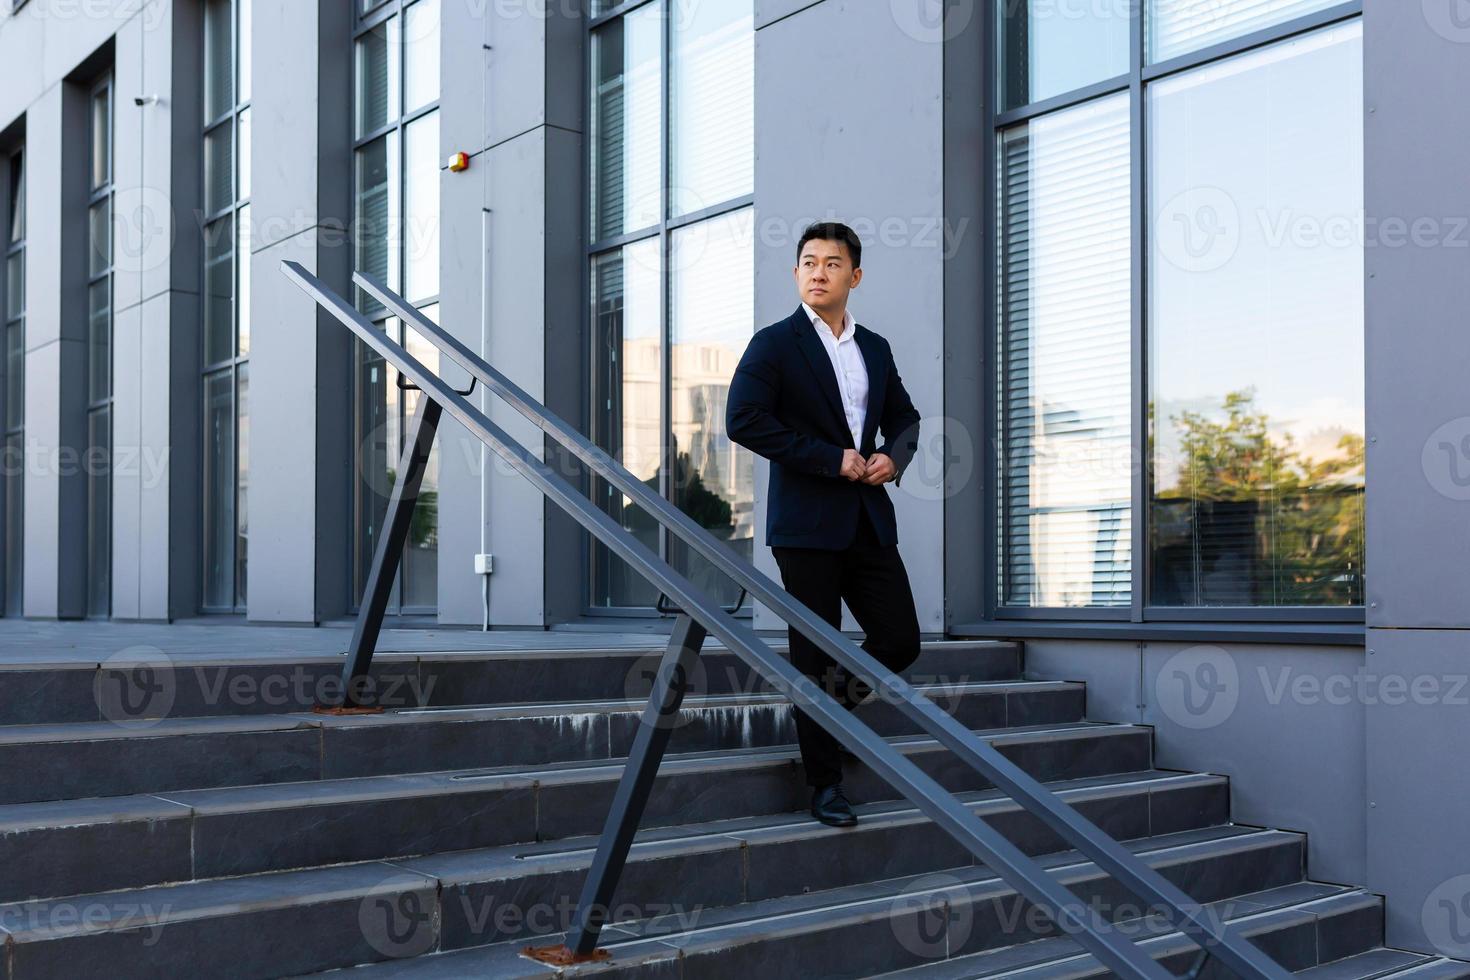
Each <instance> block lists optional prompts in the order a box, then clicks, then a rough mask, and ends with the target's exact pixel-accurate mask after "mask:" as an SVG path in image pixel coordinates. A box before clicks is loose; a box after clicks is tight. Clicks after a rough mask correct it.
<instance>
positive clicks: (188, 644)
mask: <svg viewBox="0 0 1470 980" xmlns="http://www.w3.org/2000/svg"><path fill="white" fill-rule="evenodd" d="M671 623H672V621H671V620H649V621H647V623H642V622H638V621H636V620H635V621H628V620H614V621H612V622H609V623H608V624H606V625H603V624H573V625H568V626H563V627H557V628H554V629H550V630H511V629H505V630H490V631H489V632H484V631H482V630H479V629H460V628H454V627H421V628H420V627H395V628H391V629H384V630H383V633H382V637H381V638H380V639H379V641H378V650H379V652H382V653H459V652H482V651H487V650H489V651H494V650H525V649H539V650H589V649H593V650H595V649H605V648H608V647H626V646H633V647H649V648H653V647H658V646H662V645H663V643H664V640H663V637H664V636H667V635H668V632H669V628H670V625H671ZM351 637H352V623H351V622H350V621H342V622H333V623H328V624H326V625H323V626H318V627H310V626H267V625H253V624H250V623H247V622H245V621H244V620H241V619H233V618H222V619H219V620H205V619H191V620H183V621H181V622H176V623H170V624H163V623H126V622H108V621H95V622H93V621H85V622H77V621H68V622H55V621H48V620H24V619H0V666H3V665H5V664H38V663H85V662H88V661H93V662H101V661H103V660H106V659H107V658H108V657H111V656H113V655H114V654H117V653H120V652H122V651H125V650H129V648H132V647H144V648H152V650H151V651H137V650H131V651H130V652H132V653H143V652H153V651H158V652H162V653H164V654H166V655H168V656H169V657H170V658H180V657H182V658H190V657H199V658H201V659H205V658H209V659H213V658H221V657H224V658H229V659H231V660H243V659H257V658H258V659H262V660H281V659H290V658H300V657H303V656H306V657H312V656H317V657H320V656H331V655H337V654H343V653H345V652H346V650H347V643H348V641H349V640H350V639H351ZM708 644H709V645H710V646H718V645H719V644H718V641H716V640H714V639H713V638H711V639H710V640H709V641H708Z"/></svg>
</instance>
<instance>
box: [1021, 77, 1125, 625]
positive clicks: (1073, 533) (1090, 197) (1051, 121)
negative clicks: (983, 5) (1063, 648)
mask: <svg viewBox="0 0 1470 980" xmlns="http://www.w3.org/2000/svg"><path fill="white" fill-rule="evenodd" d="M1128 142H1129V126H1128V98H1127V96H1124V95H1110V96H1107V97H1106V98H1103V99H1099V100H1097V101H1096V102H1091V103H1085V104H1083V105H1082V106H1079V107H1078V108H1076V109H1072V110H1070V111H1067V112H1061V113H1054V114H1052V115H1048V116H1042V117H1041V118H1039V119H1036V120H1034V121H1032V122H1029V123H1025V124H1022V125H1020V126H1018V127H1016V128H1014V129H1010V130H1007V131H1006V132H1005V133H1003V134H1002V135H1001V138H1000V161H1001V175H1002V177H1001V184H1000V187H999V200H998V207H999V215H1000V222H1001V236H1000V240H1001V242H1002V243H1003V247H1002V249H1001V253H1000V263H1001V265H1000V290H1001V297H1000V299H1001V303H1002V306H1001V318H1000V324H1001V326H1000V357H1001V367H1002V370H1003V371H1004V372H1005V375H1006V380H1007V384H1006V385H1005V387H1004V394H1003V397H1002V399H1001V401H1000V404H999V406H998V408H999V413H998V414H999V418H1000V438H1001V447H1002V459H1001V468H1000V470H999V483H1000V487H999V491H1000V492H999V508H1000V540H1001V552H1000V553H1001V559H1002V560H1001V567H1000V583H1001V584H1000V587H1001V593H1002V600H1003V601H1004V602H1005V603H1006V604H1012V605H1021V606H1119V605H1121V606H1127V605H1128V601H1129V589H1130V573H1131V567H1132V560H1131V545H1130V534H1131V529H1132V520H1131V513H1132V511H1131V503H1132V496H1131V494H1132V491H1131V473H1132V468H1131V467H1130V466H1129V458H1130V453H1131V451H1132V425H1131V424H1130V421H1129V412H1130V399H1129V383H1128V378H1129V334H1130V331H1131V321H1130V317H1129V302H1128V296H1129V289H1130V281H1131V275H1130V268H1131V266H1130V262H1129V254H1128V243H1129V235H1130V230H1131V229H1130V222H1129V213H1128V194H1129V165H1128Z"/></svg>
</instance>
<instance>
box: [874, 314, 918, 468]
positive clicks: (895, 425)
mask: <svg viewBox="0 0 1470 980" xmlns="http://www.w3.org/2000/svg"><path fill="white" fill-rule="evenodd" d="M883 346H884V350H885V352H886V353H887V355H888V384H887V386H886V387H885V388H884V391H883V417H882V418H881V419H879V420H878V429H879V431H880V432H881V433H882V434H883V440H884V441H883V444H882V445H881V446H879V447H878V452H880V453H882V454H883V455H885V456H887V457H888V458H889V459H891V460H893V466H894V470H895V472H894V476H893V482H894V483H895V484H897V483H898V482H899V481H900V480H902V479H903V471H904V470H905V469H907V468H908V465H909V463H911V462H912V461H913V458H914V454H915V453H917V452H918V451H919V412H918V410H917V409H915V408H914V403H913V400H912V399H911V398H909V393H908V389H907V388H905V387H904V386H903V379H902V378H900V377H899V376H898V365H897V364H896V363H895V362H894V360H893V348H892V347H890V346H888V344H887V342H886V341H885V342H884V345H883Z"/></svg>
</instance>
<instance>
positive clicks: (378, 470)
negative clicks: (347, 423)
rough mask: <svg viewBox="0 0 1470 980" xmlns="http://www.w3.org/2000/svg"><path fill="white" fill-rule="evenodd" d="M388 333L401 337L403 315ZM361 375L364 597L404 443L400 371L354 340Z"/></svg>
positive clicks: (357, 576)
mask: <svg viewBox="0 0 1470 980" xmlns="http://www.w3.org/2000/svg"><path fill="white" fill-rule="evenodd" d="M388 335H389V336H391V337H393V338H395V339H396V338H397V337H398V336H399V334H398V321H397V320H389V321H388ZM353 348H354V350H355V352H356V353H355V358H356V371H357V377H356V379H355V381H354V384H353V394H354V401H355V404H354V405H353V419H354V424H355V431H354V433H353V445H354V446H355V447H356V450H357V474H356V476H357V481H356V484H355V487H354V493H353V526H354V527H355V528H356V529H357V533H356V534H354V535H353V562H352V570H353V587H352V594H353V596H354V598H360V597H361V596H362V593H363V589H365V588H366V587H367V577H368V572H369V571H370V569H371V568H372V561H373V552H374V551H375V549H376V548H377V545H378V535H379V534H380V533H381V532H382V528H383V515H384V513H385V512H386V511H387V509H388V496H389V494H390V493H391V492H392V490H393V468H394V467H395V466H396V465H397V463H396V462H395V461H393V458H392V455H391V454H392V452H393V449H394V448H395V447H396V446H397V444H398V388H397V385H396V384H395V383H394V372H393V371H391V370H389V369H388V366H387V364H386V362H385V361H384V360H383V358H382V357H381V356H379V355H378V353H377V352H376V351H374V350H372V348H370V347H368V346H367V345H366V344H364V343H362V342H360V341H355V342H354V343H353Z"/></svg>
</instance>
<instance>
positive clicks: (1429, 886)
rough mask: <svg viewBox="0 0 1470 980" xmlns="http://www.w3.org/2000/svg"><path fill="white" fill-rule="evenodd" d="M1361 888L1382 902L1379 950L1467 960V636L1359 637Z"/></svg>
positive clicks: (1406, 633)
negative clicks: (1364, 847) (1363, 793)
mask: <svg viewBox="0 0 1470 980" xmlns="http://www.w3.org/2000/svg"><path fill="white" fill-rule="evenodd" d="M1368 649H1369V650H1371V651H1373V652H1372V654H1371V655H1370V656H1369V657H1368V663H1369V666H1370V668H1371V670H1372V673H1373V674H1374V675H1375V676H1377V677H1378V678H1380V679H1381V680H1380V681H1379V682H1378V683H1377V684H1376V685H1375V690H1376V691H1377V696H1376V697H1375V698H1374V699H1373V700H1372V702H1371V703H1369V705H1368V707H1367V723H1368V759H1367V769H1368V778H1367V791H1368V803H1369V808H1368V844H1369V847H1368V855H1369V857H1368V873H1367V876H1366V878H1365V879H1364V880H1365V881H1366V883H1367V885H1368V887H1369V888H1371V889H1372V890H1374V891H1377V892H1381V893H1383V894H1384V895H1386V896H1388V941H1389V943H1390V944H1391V945H1395V946H1404V947H1407V948H1411V949H1423V950H1425V951H1430V950H1434V951H1438V952H1442V953H1444V954H1446V955H1449V956H1454V957H1457V958H1470V932H1467V929H1470V919H1467V918H1466V913H1465V910H1466V909H1467V908H1470V821H1467V819H1466V814H1467V813H1470V779H1467V778H1466V772H1465V766H1464V765H1463V763H1461V762H1460V761H1459V760H1461V759H1463V758H1464V747H1465V745H1466V744H1470V635H1467V634H1466V633H1465V632H1464V631H1462V630H1391V629H1374V630H1369V631H1368Z"/></svg>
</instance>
